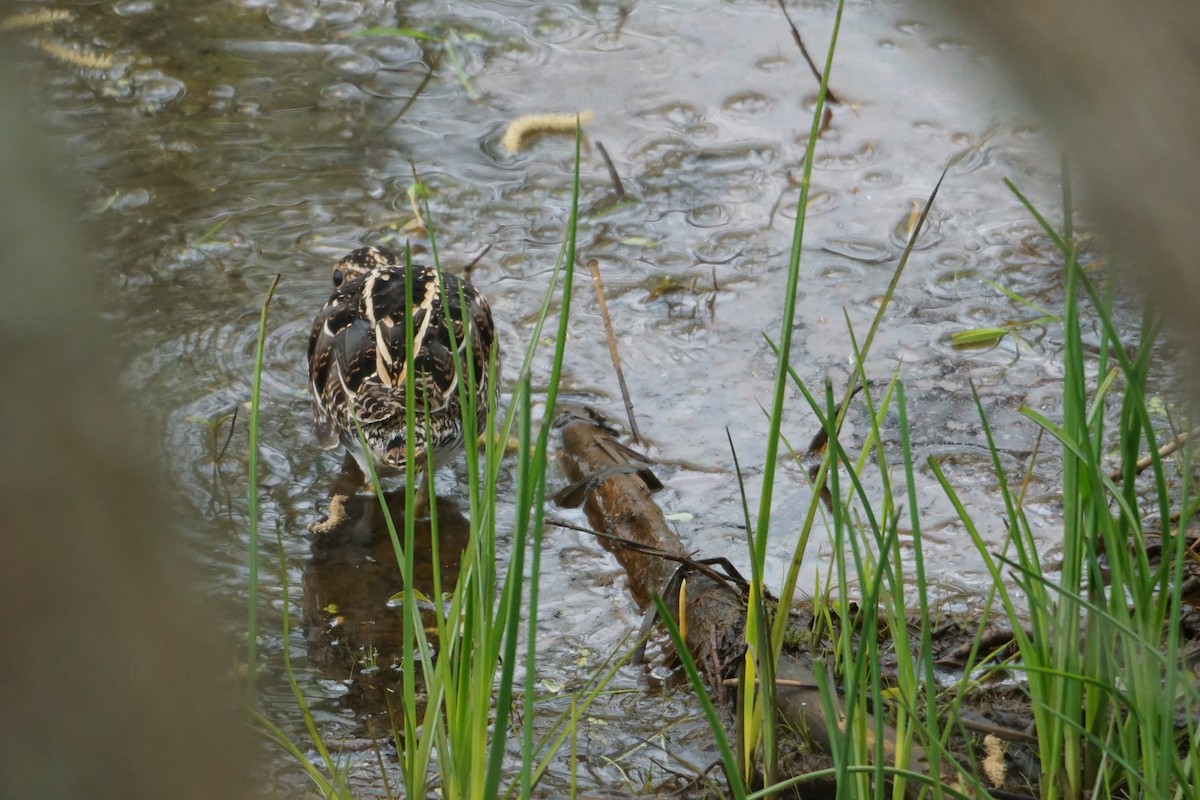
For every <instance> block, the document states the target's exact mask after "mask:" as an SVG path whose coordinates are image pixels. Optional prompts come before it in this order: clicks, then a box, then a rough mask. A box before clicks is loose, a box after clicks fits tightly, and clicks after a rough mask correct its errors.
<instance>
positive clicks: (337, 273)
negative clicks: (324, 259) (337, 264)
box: [333, 269, 346, 289]
mask: <svg viewBox="0 0 1200 800" xmlns="http://www.w3.org/2000/svg"><path fill="white" fill-rule="evenodd" d="M344 280H346V274H345V273H344V272H342V271H341V270H340V269H335V270H334V271H333V287H334V288H335V289H336V288H337V287H339V286H341V285H342V281H344Z"/></svg>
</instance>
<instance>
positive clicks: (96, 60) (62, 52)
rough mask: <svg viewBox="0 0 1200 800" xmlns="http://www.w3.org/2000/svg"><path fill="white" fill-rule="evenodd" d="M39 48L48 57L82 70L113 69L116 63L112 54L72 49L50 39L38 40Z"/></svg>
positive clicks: (77, 48)
mask: <svg viewBox="0 0 1200 800" xmlns="http://www.w3.org/2000/svg"><path fill="white" fill-rule="evenodd" d="M37 46H38V47H39V48H41V50H42V52H43V53H45V54H46V55H48V56H51V57H53V58H57V59H58V60H59V61H63V62H66V63H67V64H70V65H71V66H74V67H79V68H80V69H96V70H106V69H112V66H113V63H114V59H113V56H112V53H103V52H101V51H99V50H85V49H83V48H79V47H71V46H70V45H66V44H61V43H59V42H52V41H50V40H49V39H38V40H37Z"/></svg>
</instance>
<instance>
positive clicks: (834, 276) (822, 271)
mask: <svg viewBox="0 0 1200 800" xmlns="http://www.w3.org/2000/svg"><path fill="white" fill-rule="evenodd" d="M866 274H867V271H866V269H864V268H863V267H861V266H859V265H858V264H847V263H840V264H826V265H825V266H823V267H817V269H816V270H815V271H814V275H815V276H816V279H817V280H819V281H820V282H821V283H824V284H827V285H829V286H848V285H850V284H854V283H858V282H859V281H861V280H862V279H863V278H864V277H866Z"/></svg>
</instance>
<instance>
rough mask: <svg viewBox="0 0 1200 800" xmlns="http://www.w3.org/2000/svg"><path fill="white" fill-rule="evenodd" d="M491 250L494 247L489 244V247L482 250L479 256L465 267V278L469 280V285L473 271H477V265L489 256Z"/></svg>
mask: <svg viewBox="0 0 1200 800" xmlns="http://www.w3.org/2000/svg"><path fill="white" fill-rule="evenodd" d="M491 249H492V246H491V245H490V244H489V245H488V246H487V247H485V248H483V249H482V250H480V251H479V255H477V256H475V257H474V258H472V259H471V262H470V263H469V264H467V265H466V266H465V267H463V277H465V278H466V279H467V283H470V282H471V270H473V269H475V265H476V264H478V263H479V262H480V261H481V260H482V259H483V257H484V256H486V255H487V254H488V251H489V250H491Z"/></svg>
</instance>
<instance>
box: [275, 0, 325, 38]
mask: <svg viewBox="0 0 1200 800" xmlns="http://www.w3.org/2000/svg"><path fill="white" fill-rule="evenodd" d="M267 19H269V20H270V21H271V24H272V25H274V26H276V27H278V28H282V29H283V30H285V31H291V32H292V33H304V32H305V31H310V30H312V29H313V28H314V27H316V24H317V19H318V15H317V7H316V5H314V4H313V3H312V2H311V1H310V0H279V3H278V4H277V5H273V6H271V7H270V8H269V9H267Z"/></svg>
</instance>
